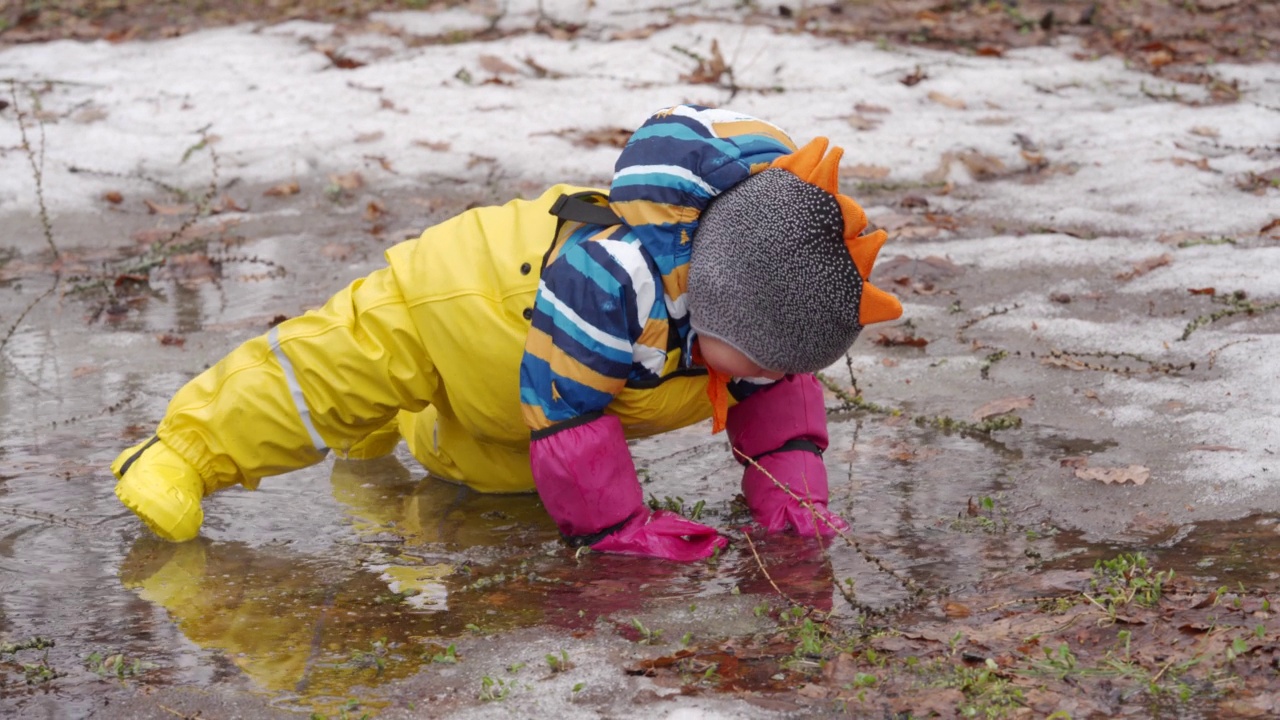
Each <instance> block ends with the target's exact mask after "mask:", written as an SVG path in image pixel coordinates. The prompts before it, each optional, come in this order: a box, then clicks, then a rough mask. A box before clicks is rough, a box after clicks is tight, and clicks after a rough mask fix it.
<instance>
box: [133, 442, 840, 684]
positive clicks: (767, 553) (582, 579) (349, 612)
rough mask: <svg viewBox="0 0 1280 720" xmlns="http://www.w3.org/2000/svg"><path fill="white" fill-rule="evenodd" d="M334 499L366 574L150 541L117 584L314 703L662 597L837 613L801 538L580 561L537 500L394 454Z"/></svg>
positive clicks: (283, 556) (251, 673) (273, 555)
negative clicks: (475, 638) (736, 596)
mask: <svg viewBox="0 0 1280 720" xmlns="http://www.w3.org/2000/svg"><path fill="white" fill-rule="evenodd" d="M332 490H333V495H334V497H335V498H336V499H338V500H339V501H340V502H341V503H342V504H343V505H344V506H345V508H346V510H347V511H348V512H349V514H350V517H351V522H352V524H353V526H354V528H355V530H356V534H357V537H358V539H359V546H358V547H357V548H354V553H353V555H354V558H355V561H354V562H353V561H352V558H351V557H335V556H334V555H335V554H328V555H313V554H307V553H300V552H297V551H294V550H291V549H290V548H288V547H287V546H265V547H262V546H259V547H254V546H251V545H248V544H246V543H242V542H214V541H211V540H208V539H207V538H200V539H197V540H195V541H192V542H188V543H182V544H173V543H167V542H164V541H161V540H158V539H155V538H153V537H151V536H150V535H149V534H148V535H145V536H143V537H140V538H139V539H138V540H137V541H135V542H134V544H133V546H132V548H131V549H130V550H129V552H128V554H127V556H126V557H125V559H124V561H123V562H122V563H121V566H120V569H119V574H120V578H121V581H122V582H123V584H124V585H125V586H126V587H127V588H129V589H131V590H133V591H134V592H135V593H137V596H138V597H140V598H142V599H144V600H146V601H149V602H151V603H155V604H156V605H159V606H161V607H163V608H164V609H165V610H166V611H167V612H168V614H169V617H170V618H171V620H172V622H173V623H174V624H175V625H176V626H177V627H178V629H179V630H180V631H181V632H182V633H183V635H185V636H186V637H187V638H188V639H190V640H191V641H192V642H194V643H196V644H197V645H199V646H200V647H202V648H205V649H209V650H216V651H219V652H220V653H221V654H223V655H224V656H225V657H226V658H228V659H229V660H230V661H231V662H232V663H234V664H235V666H236V667H238V668H239V669H240V670H241V671H242V672H243V673H244V674H245V675H246V676H248V677H249V678H251V679H252V681H253V682H254V683H255V684H256V685H257V686H259V687H260V688H262V689H264V690H267V691H270V692H273V693H277V694H281V695H284V696H289V697H299V698H300V700H301V701H303V702H305V703H308V704H310V705H311V706H312V707H318V705H317V703H321V704H323V703H325V702H328V701H333V702H336V701H338V700H339V699H341V698H344V697H349V696H350V694H351V692H352V688H354V687H362V688H365V689H372V688H376V687H378V686H382V685H385V684H386V683H389V682H391V681H394V680H397V679H401V678H405V677H408V676H411V675H413V674H415V673H417V672H419V671H422V670H423V669H424V666H425V665H429V664H430V663H431V662H432V658H433V656H435V655H437V654H439V653H440V652H442V651H443V649H444V648H445V647H447V646H448V645H449V644H450V642H451V639H453V638H457V637H459V636H463V635H466V634H468V633H473V632H480V633H484V634H489V633H494V632H501V631H507V630H511V629H515V628H521V627H532V626H542V627H546V628H548V629H553V630H562V631H567V632H575V633H577V634H579V635H582V634H583V633H590V632H592V631H593V630H594V629H596V623H597V620H599V619H601V618H605V619H609V617H610V616H614V615H617V616H619V618H618V622H616V623H615V625H617V626H621V625H623V624H625V622H626V621H627V620H629V618H631V617H632V616H634V615H635V614H637V613H638V612H640V611H641V610H643V609H644V607H645V605H646V604H647V603H650V602H652V601H655V600H663V601H668V600H671V599H672V598H684V597H687V598H695V597H700V596H706V595H720V596H721V597H724V596H727V595H728V594H729V591H730V589H731V588H733V587H734V586H737V587H738V588H739V590H740V592H742V593H744V594H760V595H764V596H768V597H769V598H770V599H772V600H773V601H775V602H778V601H779V599H778V594H777V593H778V591H781V592H783V593H784V594H786V595H787V597H789V598H790V599H791V600H793V601H794V602H799V603H804V604H806V605H810V606H812V607H816V608H817V609H820V610H824V611H828V610H830V609H831V604H832V594H833V590H832V577H833V575H832V572H831V567H830V564H829V563H828V561H827V560H826V558H825V557H824V554H823V552H822V549H821V548H820V547H819V546H818V545H816V544H815V543H813V542H812V541H808V540H804V539H801V538H795V537H791V536H773V537H757V538H754V540H753V543H754V546H755V553H752V552H751V550H750V546H749V545H748V544H747V543H745V542H744V541H742V540H739V542H737V543H735V546H734V548H732V549H731V550H730V552H729V553H728V554H727V555H726V556H725V557H724V558H722V559H721V560H720V561H719V562H718V563H716V564H706V563H694V564H688V565H685V564H677V563H669V562H663V561H657V560H651V559H644V558H630V557H620V556H610V555H600V554H589V555H585V556H582V557H580V558H578V557H575V556H574V554H573V553H572V551H570V550H568V549H567V548H565V547H564V546H563V545H562V544H561V543H560V542H559V540H558V537H559V536H558V534H557V532H556V529H555V526H554V524H553V523H552V522H551V520H550V519H549V518H548V517H547V515H546V513H545V511H544V510H543V509H542V507H541V504H540V503H539V502H538V500H537V498H536V496H533V495H507V496H504V495H482V494H478V493H475V492H473V491H471V490H469V489H467V488H465V487H461V486H457V485H452V484H449V483H445V482H442V481H438V480H435V479H432V478H427V479H415V478H414V477H412V475H411V473H410V472H409V471H408V470H407V469H406V468H405V467H404V466H403V465H401V464H400V463H399V461H397V460H396V459H394V458H384V459H381V460H378V461H366V462H347V461H338V462H336V463H335V466H334V471H333V474H332ZM757 557H758V558H759V560H758V561H757ZM762 566H763V568H765V572H762V571H761V567H762ZM766 572H767V575H766ZM601 627H604V628H606V631H610V630H609V629H608V628H609V626H608V625H607V624H606V625H605V626H601Z"/></svg>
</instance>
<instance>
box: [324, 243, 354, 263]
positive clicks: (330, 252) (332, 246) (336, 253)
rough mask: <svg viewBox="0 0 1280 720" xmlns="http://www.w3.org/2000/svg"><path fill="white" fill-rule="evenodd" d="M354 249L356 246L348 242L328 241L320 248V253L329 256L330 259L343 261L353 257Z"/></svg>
mask: <svg viewBox="0 0 1280 720" xmlns="http://www.w3.org/2000/svg"><path fill="white" fill-rule="evenodd" d="M353 250H354V248H352V246H351V245H349V244H347V243H336V242H331V243H326V244H325V245H323V246H322V247H321V248H320V255H321V256H323V257H326V258H329V259H330V260H338V261H342V260H346V259H347V258H349V257H351V253H352V251H353Z"/></svg>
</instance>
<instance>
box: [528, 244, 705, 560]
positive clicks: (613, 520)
mask: <svg viewBox="0 0 1280 720" xmlns="http://www.w3.org/2000/svg"><path fill="white" fill-rule="evenodd" d="M644 262H645V259H644V258H643V257H641V256H639V255H638V254H637V253H635V251H634V248H629V247H628V246H627V245H626V244H624V243H613V244H610V241H605V242H594V241H593V242H586V243H583V244H581V245H578V246H575V247H573V248H571V249H569V250H567V251H566V252H565V254H564V255H563V256H561V257H559V258H558V259H557V260H556V261H555V262H554V263H552V264H550V265H549V266H548V267H547V268H546V269H545V270H544V271H543V275H542V287H540V288H539V292H538V301H537V304H536V305H535V307H534V317H533V325H532V328H531V329H530V333H529V340H528V343H527V344H526V346H525V355H524V360H523V362H522V363H521V369H520V381H521V402H522V404H523V406H524V414H525V421H526V423H527V424H528V425H529V427H530V428H531V430H532V431H533V432H532V436H531V437H532V442H531V446H530V459H531V463H532V466H531V467H532V471H533V479H534V483H535V485H536V486H537V488H538V494H539V496H541V498H542V502H543V505H544V506H545V507H546V508H547V512H548V513H549V514H550V515H551V517H552V519H554V520H555V521H556V525H557V526H558V527H559V528H560V532H561V534H563V535H564V537H565V539H566V540H567V541H568V542H569V543H570V544H572V545H576V546H583V545H587V546H590V547H592V548H593V549H595V550H599V551H602V552H614V553H623V554H629V555H643V556H650V557H660V558H666V559H669V560H682V561H687V560H696V559H699V558H704V557H708V556H710V555H711V554H712V553H714V552H715V551H716V550H717V549H719V548H722V547H724V546H725V545H726V544H727V541H726V540H725V539H724V538H722V537H720V536H719V535H718V534H717V533H716V531H715V530H713V529H712V528H709V527H707V526H705V525H700V524H698V523H695V522H692V521H690V520H686V519H685V518H683V517H680V516H679V515H677V514H675V513H670V512H662V511H659V512H656V513H654V512H650V510H649V508H648V507H647V506H646V505H645V503H644V495H643V493H642V491H641V489H640V482H639V479H638V478H637V477H636V471H635V465H634V463H633V461H632V459H631V452H630V450H629V449H628V447H627V440H626V436H625V435H624V433H623V429H622V423H621V422H620V421H619V420H618V419H617V418H616V417H613V416H610V415H606V414H604V410H605V408H607V407H608V405H609V403H610V402H611V401H612V400H613V398H614V396H615V395H616V394H617V393H618V392H620V391H621V390H622V389H623V387H624V386H625V384H626V380H627V376H628V374H629V373H630V372H631V368H632V363H633V362H641V363H644V362H645V358H646V357H649V356H654V357H656V358H657V360H658V362H659V363H660V362H661V358H662V353H661V352H658V353H656V354H655V353H653V352H652V348H646V347H644V346H642V344H641V343H640V342H638V339H640V338H642V336H645V329H646V325H647V323H648V319H649V314H650V310H651V308H652V306H653V303H654V302H655V301H657V300H660V298H661V292H662V290H661V288H655V287H654V281H653V276H652V273H651V272H650V271H649V269H648V266H647V265H644V264H643V263H644ZM636 263H641V265H637V266H635V267H631V266H632V265H635V264H636ZM664 323H665V321H664ZM662 327H663V328H665V324H663V325H662ZM658 334H659V335H661V338H662V340H663V341H665V338H666V334H665V332H662V333H658ZM657 369H658V370H660V369H661V366H660V365H659V366H658V368H657Z"/></svg>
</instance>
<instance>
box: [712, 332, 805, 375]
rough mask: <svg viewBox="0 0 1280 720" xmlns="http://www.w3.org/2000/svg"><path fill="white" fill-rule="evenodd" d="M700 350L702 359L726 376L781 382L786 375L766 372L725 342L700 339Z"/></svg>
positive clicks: (771, 371)
mask: <svg viewBox="0 0 1280 720" xmlns="http://www.w3.org/2000/svg"><path fill="white" fill-rule="evenodd" d="M698 349H699V350H700V351H701V352H702V359H703V361H704V362H706V364H707V365H708V366H710V367H711V368H712V369H714V370H717V371H719V372H720V373H722V374H724V375H729V376H731V377H738V378H746V377H751V378H766V379H768V380H780V379H782V377H783V376H784V375H786V373H784V372H778V371H776V370H766V369H764V368H762V367H760V366H759V365H757V364H755V363H754V362H752V360H751V358H749V357H747V356H746V355H743V354H742V352H740V351H739V350H738V349H737V348H735V347H733V346H732V345H730V344H729V343H726V342H725V341H723V340H718V339H716V338H713V337H703V336H699V337H698Z"/></svg>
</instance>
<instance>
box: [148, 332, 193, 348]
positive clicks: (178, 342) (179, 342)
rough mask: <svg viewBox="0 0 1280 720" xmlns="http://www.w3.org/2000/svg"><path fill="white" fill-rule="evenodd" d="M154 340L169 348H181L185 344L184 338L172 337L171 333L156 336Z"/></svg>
mask: <svg viewBox="0 0 1280 720" xmlns="http://www.w3.org/2000/svg"><path fill="white" fill-rule="evenodd" d="M156 340H157V341H159V343H160V344H161V345H169V346H171V347H182V346H183V345H186V344H187V339H186V338H184V337H182V336H181V335H174V334H173V333H164V334H163V335H157V336H156Z"/></svg>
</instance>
